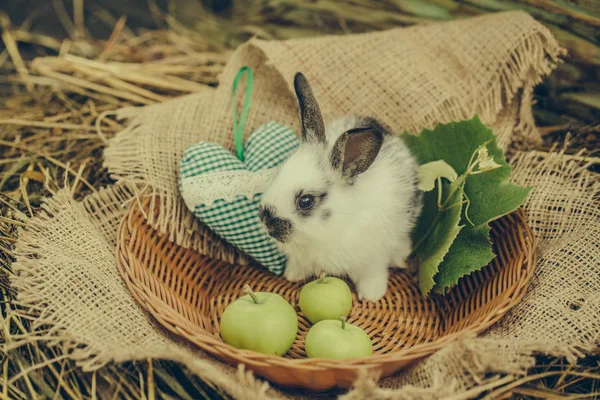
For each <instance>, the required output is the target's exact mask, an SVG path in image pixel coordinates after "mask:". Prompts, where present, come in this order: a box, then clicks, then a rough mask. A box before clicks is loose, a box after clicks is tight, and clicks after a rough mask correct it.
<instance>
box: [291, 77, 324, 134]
mask: <svg viewBox="0 0 600 400" xmlns="http://www.w3.org/2000/svg"><path fill="white" fill-rule="evenodd" d="M294 89H295V90H296V97H298V104H299V105H300V118H301V120H302V140H304V141H305V142H318V143H325V124H324V123H323V116H322V115H321V110H320V109H319V105H318V104H317V100H316V99H315V96H314V94H313V92H312V89H311V88H310V85H309V84H308V80H307V79H306V77H305V76H304V75H303V74H302V73H301V72H298V73H297V74H296V76H295V77H294Z"/></svg>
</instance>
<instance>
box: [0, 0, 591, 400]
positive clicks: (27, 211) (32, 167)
mask: <svg viewBox="0 0 600 400" xmlns="http://www.w3.org/2000/svg"><path fill="white" fill-rule="evenodd" d="M474 3H477V2H470V1H468V2H464V3H463V2H454V1H451V0H444V1H434V2H431V4H433V6H424V5H423V3H420V2H416V1H400V0H397V1H392V0H389V1H378V2H368V1H365V0H354V1H348V2H344V3H341V4H340V3H339V2H334V1H331V0H329V1H319V2H306V3H302V5H301V6H300V5H299V3H295V2H292V1H275V0H268V1H262V2H258V1H254V2H248V4H246V6H245V7H244V8H243V9H242V8H234V9H233V10H232V11H231V13H230V14H231V15H229V16H228V17H227V18H225V17H222V16H217V15H214V14H211V13H207V12H206V11H205V10H203V9H195V10H190V7H191V6H190V4H192V3H191V2H187V3H185V4H187V5H184V2H183V1H172V2H171V3H170V4H171V13H170V14H169V15H167V16H164V15H163V12H162V11H161V10H160V9H159V8H158V7H157V5H156V4H155V2H154V1H152V0H149V1H148V7H149V9H150V11H151V13H152V16H153V18H154V19H155V20H156V21H157V24H158V25H160V26H164V27H165V29H162V30H151V31H145V32H139V33H138V34H136V33H134V32H133V31H132V30H131V29H129V28H128V27H127V21H126V18H125V17H120V18H114V17H113V16H112V15H111V14H110V13H108V12H107V11H106V10H104V9H103V8H102V7H101V6H100V5H96V4H92V5H90V7H91V9H92V10H93V13H94V15H95V16H96V17H97V18H98V19H100V20H101V21H104V22H105V23H107V24H109V25H110V26H111V27H112V34H111V35H110V37H109V38H108V39H107V40H105V41H98V40H93V39H90V36H89V33H88V32H87V29H86V26H85V20H84V16H85V15H84V1H83V0H74V1H73V2H72V5H73V10H74V12H73V14H72V15H71V14H69V12H68V11H67V9H66V8H65V6H64V5H65V3H64V2H63V1H62V0H53V1H52V7H53V8H54V10H55V11H56V14H57V15H58V17H59V19H60V21H61V23H62V25H63V26H64V28H65V30H66V31H67V32H68V35H69V37H68V38H67V39H64V40H58V39H56V38H54V37H49V36H45V35H42V34H39V33H36V32H32V31H30V30H29V27H30V26H31V23H32V21H31V19H30V20H27V21H25V23H24V24H23V25H22V26H20V27H14V26H12V25H11V22H10V20H9V19H8V17H7V16H6V15H2V14H0V26H1V27H2V35H1V38H2V42H3V43H4V46H5V48H4V50H3V51H2V52H1V53H0V85H1V86H0V88H2V92H4V93H6V94H7V96H6V97H5V98H4V99H3V100H1V101H2V103H3V104H2V107H0V308H1V313H0V318H1V321H0V329H1V333H0V339H1V341H2V343H3V344H5V345H7V346H6V348H7V349H10V350H8V351H3V352H2V353H0V354H1V358H0V360H1V361H2V375H1V377H0V399H30V398H69V399H88V398H90V399H96V398H102V399H104V398H107V399H108V398H123V399H138V398H148V399H154V398H183V399H186V398H189V399H192V398H206V399H209V398H223V397H225V394H224V393H223V392H222V391H220V390H219V389H218V388H215V387H213V386H211V385H210V383H208V382H202V381H201V380H199V379H198V378H197V377H195V376H194V375H193V374H192V373H190V372H189V371H187V370H186V369H185V368H182V367H181V366H179V365H177V364H175V363H168V362H159V361H151V360H148V362H146V363H127V364H124V365H109V366H107V367H105V368H103V369H102V370H100V371H98V372H97V373H93V374H92V373H84V372H82V371H80V370H79V369H78V368H77V367H76V366H75V365H74V363H73V362H72V361H71V360H69V359H68V358H67V357H66V356H65V354H63V353H62V352H61V351H60V349H59V348H57V347H51V346H48V345H47V343H42V342H38V341H36V342H33V343H29V344H28V345H26V346H22V347H20V348H13V347H10V344H11V343H12V342H13V341H14V339H15V338H16V337H18V336H19V335H21V334H23V333H25V332H27V331H28V330H29V329H31V328H32V327H31V326H30V322H29V320H27V319H26V318H24V317H22V316H21V317H20V316H18V315H17V314H18V313H17V312H16V311H17V309H16V306H15V305H14V304H13V303H12V302H11V301H12V300H13V299H14V296H15V293H14V291H13V290H12V288H11V287H10V284H9V280H8V277H9V275H10V274H12V270H11V264H12V262H13V261H14V258H13V254H12V252H11V248H12V246H13V244H14V242H15V240H16V237H17V232H18V229H19V228H20V227H23V226H25V225H26V224H27V219H28V218H29V216H31V215H34V214H35V213H36V212H37V209H38V206H39V205H40V202H41V200H42V199H43V197H45V196H48V195H50V194H51V193H52V192H54V191H55V190H56V189H57V188H59V187H63V186H64V185H65V184H66V183H68V184H69V186H70V187H72V190H73V193H74V195H75V196H77V197H79V198H80V197H83V196H85V195H86V194H88V193H90V192H92V191H94V190H97V189H98V188H99V187H101V186H104V185H106V184H108V183H110V179H109V177H108V175H107V173H106V171H105V170H104V169H103V168H102V166H101V151H102V149H103V147H104V144H105V141H106V139H107V138H108V137H110V136H112V135H113V134H114V133H115V132H117V131H118V130H120V129H122V128H123V127H122V126H121V124H120V123H119V122H118V121H116V120H114V119H113V118H111V111H112V110H114V109H115V108H118V107H123V106H137V105H145V104H152V103H155V102H160V101H163V100H165V99H168V98H171V97H174V96H179V95H182V94H186V93H192V92H199V91H206V90H212V89H213V88H214V87H215V86H216V85H217V75H218V74H219V72H220V71H221V70H222V68H223V66H224V64H225V62H226V60H227V57H228V52H229V50H228V48H231V47H232V46H235V45H236V44H237V43H239V42H240V41H243V40H245V39H247V38H248V37H250V36H253V35H256V36H259V37H265V38H273V37H277V38H285V37H301V36H307V35H315V34H317V33H340V32H350V31H363V30H372V29H383V28H388V27H391V26H397V25H406V24H413V23H418V22H424V21H431V20H435V19H449V18H455V17H463V16H468V15H472V14H476V13H479V12H481V10H477V9H476V8H475V6H474ZM490 4H493V3H490ZM85 10H86V11H87V10H88V9H87V8H85ZM191 18H196V20H197V23H195V21H192V23H191V24H190V21H189V20H190V19H191ZM186 19H187V21H186ZM241 21H243V23H241ZM594 21H595V20H593V21H592V22H594ZM185 23H187V26H191V25H192V26H194V29H190V28H188V27H185V25H184V24H185ZM23 45H27V46H29V47H33V48H35V52H36V53H37V55H38V57H36V58H35V59H34V60H31V58H30V57H25V56H23V55H22V54H21V48H22V46H23ZM573 128H576V129H577V132H576V134H575V137H576V138H577V137H579V136H580V137H581V138H582V140H581V143H580V145H579V146H575V147H577V148H579V147H586V146H587V147H588V148H590V147H592V148H593V146H597V132H598V127H597V126H594V125H590V124H586V123H585V122H583V123H580V122H577V121H574V118H571V121H570V122H569V124H567V125H565V124H564V123H561V124H556V126H551V127H547V128H545V131H544V133H545V138H546V145H545V146H550V145H552V143H553V142H557V141H561V140H562V139H563V138H564V137H565V134H566V133H567V132H569V131H572V130H573ZM578 135H579V136H578ZM571 143H573V140H572V138H571ZM576 144H578V143H577V142H576ZM542 150H543V148H542ZM599 360H600V359H599V358H598V356H590V357H588V358H587V359H585V360H583V361H582V363H580V365H578V366H575V367H574V366H569V365H567V364H563V363H562V362H561V361H560V360H554V359H544V358H540V359H539V365H538V366H537V367H536V368H534V369H532V371H531V373H530V374H529V375H528V376H527V377H524V378H520V379H517V378H513V377H511V378H510V379H504V380H502V382H500V381H499V382H500V383H501V384H500V383H499V384H498V385H495V386H494V388H489V389H488V390H486V391H485V392H482V390H481V389H482V388H475V389H474V390H473V392H472V393H469V394H467V395H468V397H479V396H486V397H485V398H507V397H511V396H512V397H514V398H567V397H565V396H566V395H567V394H569V396H571V397H569V398H594V397H598V396H599V392H600V361H599Z"/></svg>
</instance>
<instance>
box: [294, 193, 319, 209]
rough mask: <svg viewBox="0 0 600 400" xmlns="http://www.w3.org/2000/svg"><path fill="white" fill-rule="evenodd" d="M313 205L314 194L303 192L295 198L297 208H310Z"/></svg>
mask: <svg viewBox="0 0 600 400" xmlns="http://www.w3.org/2000/svg"><path fill="white" fill-rule="evenodd" d="M314 205H315V196H313V195H312V194H304V195H302V196H300V197H298V200H296V207H298V209H299V210H310V209H311V208H312V206H314Z"/></svg>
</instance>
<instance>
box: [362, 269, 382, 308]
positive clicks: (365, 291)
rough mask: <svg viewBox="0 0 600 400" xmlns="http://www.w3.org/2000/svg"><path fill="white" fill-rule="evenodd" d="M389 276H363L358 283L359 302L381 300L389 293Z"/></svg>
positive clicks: (380, 274)
mask: <svg viewBox="0 0 600 400" xmlns="http://www.w3.org/2000/svg"><path fill="white" fill-rule="evenodd" d="M387 286H388V274H387V270H386V272H385V273H379V274H376V275H370V276H363V277H361V278H360V279H359V280H358V282H356V289H357V291H358V299H359V300H367V301H371V302H376V301H378V300H380V299H381V298H382V297H383V296H384V295H385V292H386V291H387Z"/></svg>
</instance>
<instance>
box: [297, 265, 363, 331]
mask: <svg viewBox="0 0 600 400" xmlns="http://www.w3.org/2000/svg"><path fill="white" fill-rule="evenodd" d="M298 305H299V306H300V310H302V313H303V314H304V315H305V316H306V318H308V320H309V321H310V322H312V323H313V324H316V323H317V322H319V321H322V320H324V319H337V320H339V318H340V315H343V316H344V317H346V316H348V314H349V313H350V308H352V292H351V291H350V288H349V287H348V285H347V284H346V282H344V281H343V280H341V279H338V278H334V277H331V276H325V274H321V276H320V277H319V279H317V280H314V281H312V282H310V283H307V284H306V285H304V287H303V288H302V290H301V291H300V300H299V304H298Z"/></svg>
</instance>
